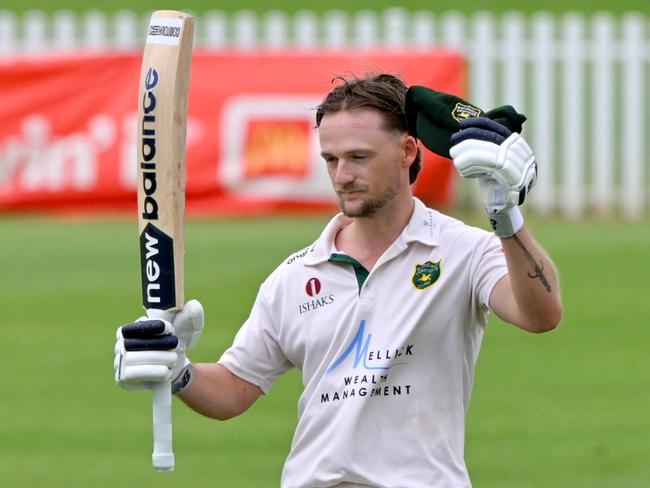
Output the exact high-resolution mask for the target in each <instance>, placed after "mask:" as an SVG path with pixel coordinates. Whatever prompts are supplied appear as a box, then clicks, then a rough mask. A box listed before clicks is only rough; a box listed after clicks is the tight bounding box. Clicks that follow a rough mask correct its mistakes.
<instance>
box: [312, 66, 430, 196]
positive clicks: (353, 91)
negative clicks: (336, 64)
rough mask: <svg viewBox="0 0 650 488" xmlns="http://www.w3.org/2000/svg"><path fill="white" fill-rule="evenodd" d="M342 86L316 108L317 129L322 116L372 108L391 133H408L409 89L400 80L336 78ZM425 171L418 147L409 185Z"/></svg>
mask: <svg viewBox="0 0 650 488" xmlns="http://www.w3.org/2000/svg"><path fill="white" fill-rule="evenodd" d="M337 81H338V82H339V84H338V85H337V86H336V87H334V88H333V89H332V91H330V92H329V93H328V94H327V95H326V96H325V98H324V99H323V101H322V103H321V104H320V105H318V107H316V127H317V128H318V127H320V123H321V121H322V119H323V116H324V115H325V114H328V113H335V112H340V111H341V110H353V109H357V108H371V109H374V110H377V111H378V112H380V113H381V114H382V115H383V117H384V120H385V122H386V128H387V129H388V130H396V131H399V132H404V133H408V132H409V130H408V124H407V122H406V112H405V110H404V102H405V98H406V91H407V90H408V87H407V86H406V85H405V84H404V82H403V81H402V80H400V79H399V78H398V77H396V76H394V75H391V74H387V73H381V74H366V75H364V76H363V77H361V78H359V77H357V76H355V75H353V76H351V77H350V78H345V77H343V76H337V77H335V78H334V79H333V80H332V82H337ZM421 168H422V150H421V149H420V148H419V147H418V151H417V154H416V156H415V160H413V163H412V164H411V166H410V167H409V182H410V183H411V184H413V183H414V182H415V179H416V178H417V175H418V173H419V172H420V169H421Z"/></svg>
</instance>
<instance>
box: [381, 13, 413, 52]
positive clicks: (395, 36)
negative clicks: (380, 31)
mask: <svg viewBox="0 0 650 488" xmlns="http://www.w3.org/2000/svg"><path fill="white" fill-rule="evenodd" d="M382 17H383V28H384V42H383V44H384V46H386V47H387V48H391V49H393V48H394V49H400V48H403V47H405V46H406V44H407V36H408V34H409V31H408V24H409V23H408V14H407V12H406V10H404V9H403V8H400V7H393V8H389V9H386V10H384V12H383V14H382Z"/></svg>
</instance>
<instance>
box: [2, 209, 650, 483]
mask: <svg viewBox="0 0 650 488" xmlns="http://www.w3.org/2000/svg"><path fill="white" fill-rule="evenodd" d="M472 219H476V217H474V216H470V220H472ZM324 221H325V219H324V218H323V217H318V218H315V219H312V220H307V219H304V218H302V219H301V218H291V219H280V218H277V219H270V220H269V219H264V220H262V219H251V220H235V221H197V220H193V221H190V222H189V224H188V226H187V256H186V268H187V269H186V277H187V279H186V280H187V284H186V295H187V297H188V298H189V297H196V298H199V299H200V300H201V301H202V302H203V303H204V305H205V308H206V314H207V325H206V330H205V332H204V334H203V337H202V339H201V342H200V343H199V346H198V348H197V349H196V350H195V351H193V354H192V358H193V359H194V360H197V361H212V360H216V359H217V358H218V357H219V355H220V354H221V352H222V351H223V349H224V348H225V347H227V346H228V344H229V343H230V341H231V340H232V337H233V335H234V333H235V331H236V330H237V329H238V327H239V325H240V324H241V323H242V321H243V320H244V319H245V317H246V316H247V313H248V311H249V308H250V305H251V303H252V300H253V298H254V296H255V293H256V291H257V287H258V286H259V284H260V282H261V281H262V280H263V279H264V278H265V277H266V276H267V274H268V273H269V272H270V271H271V270H272V269H273V268H274V267H275V266H276V265H277V264H278V263H279V262H280V260H281V259H282V258H283V257H284V256H286V255H288V254H289V253H290V252H291V251H293V250H296V249H299V248H301V247H303V246H305V245H307V244H309V243H310V242H311V241H312V240H313V239H314V237H315V236H316V234H317V233H318V232H319V231H320V229H321V226H322V225H323V223H324ZM475 222H477V223H479V224H480V225H482V223H483V222H482V220H481V219H477V220H475ZM648 224H649V222H644V223H635V224H632V223H602V222H599V223H596V222H593V223H589V222H571V223H568V222H561V221H555V220H547V219H544V220H542V219H530V226H531V227H532V228H533V229H534V230H535V232H536V235H537V237H538V239H539V240H540V241H541V242H543V243H544V244H545V246H546V247H547V249H548V250H549V251H550V253H551V254H552V255H553V257H554V258H555V261H556V263H557V265H558V267H559V269H560V273H561V278H562V288H563V292H564V301H565V307H566V313H565V319H564V321H563V323H562V324H561V326H560V328H559V329H557V330H556V331H554V332H552V333H549V334H545V335H541V336H539V335H532V334H526V333H524V332H520V331H518V330H517V329H515V328H513V327H511V326H507V325H503V324H500V323H498V322H497V321H493V322H492V323H491V324H490V326H489V330H488V332H487V334H486V338H485V342H484V346H483V350H482V353H481V356H480V358H479V364H478V368H477V378H476V385H475V390H474V396H473V399H472V402H471V405H470V413H469V418H468V434H467V445H466V455H467V461H468V464H469V467H470V472H471V475H472V477H473V480H474V483H475V486H476V487H478V488H489V487H494V488H497V487H499V488H505V487H513V488H514V487H522V486H526V487H540V488H541V487H545V488H546V487H550V486H553V487H590V488H599V487H602V488H605V487H607V488H610V487H635V488H636V487H640V486H646V484H647V480H648V479H650V464H648V462H647V461H648V459H650V443H649V442H648V438H649V435H650V417H649V416H648V405H650V389H648V387H647V380H648V377H650V363H649V362H648V317H650V305H649V303H650V301H649V300H648V296H649V293H648V292H649V291H650V290H649V288H650V287H649V286H648V281H647V275H648V266H647V264H644V263H647V249H648V243H649V242H650V225H648ZM136 234H137V231H136V225H135V223H134V222H127V221H116V220H107V221H99V220H95V221H57V220H45V219H36V218H29V219H25V218H7V217H5V218H3V219H2V220H0V235H1V236H2V251H3V252H2V253H1V254H0V270H2V271H1V273H0V300H1V303H2V309H3V314H2V325H3V327H2V333H3V338H2V344H3V346H2V363H1V364H2V367H3V373H2V377H3V381H2V391H3V393H2V396H1V397H0V419H2V422H1V423H0V438H1V439H2V442H1V443H0V486H2V487H17V486H22V487H44V486H47V487H66V488H70V487H90V486H92V487H111V488H112V487H114V486H116V485H118V486H138V487H156V488H165V487H172V486H179V485H181V484H182V486H191V487H208V486H227V487H233V488H244V487H251V488H252V487H257V488H259V487H272V486H278V484H279V476H280V470H281V466H282V462H283V460H284V457H285V456H286V454H287V452H288V447H289V443H290V440H291V436H292V431H293V427H294V425H295V420H296V400H297V396H298V394H299V391H300V378H299V375H298V374H297V373H296V372H293V373H290V374H288V375H287V376H286V377H283V378H282V379H281V380H280V381H279V382H278V383H277V384H276V385H275V386H274V388H273V389H272V390H271V392H270V394H269V395H268V396H266V397H263V398H262V399H260V401H259V402H258V403H257V404H256V405H254V406H253V408H252V409H251V410H250V411H249V412H247V413H246V414H244V415H243V416H242V417H239V418H237V419H234V420H231V421H228V422H217V421H212V420H208V419H205V418H202V417H200V416H198V415H197V414H194V413H193V412H191V411H189V409H187V408H186V407H184V406H183V405H182V404H181V403H180V402H179V401H175V406H174V428H175V439H174V444H175V451H176V463H177V467H176V471H175V472H174V473H172V474H164V473H155V472H154V471H153V469H152V468H151V465H150V453H151V452H150V451H151V412H150V408H151V399H150V395H149V394H147V393H145V392H126V391H124V390H122V389H120V388H119V387H118V386H116V385H115V384H114V382H113V369H112V361H113V344H114V337H113V336H114V331H115V328H116V326H117V325H118V324H120V323H124V322H126V321H129V320H130V319H132V318H135V317H137V316H138V314H140V310H141V309H140V304H139V275H138V273H139V271H138V256H137V252H138V251H137V245H136V237H135V235H136Z"/></svg>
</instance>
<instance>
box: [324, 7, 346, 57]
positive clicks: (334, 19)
mask: <svg viewBox="0 0 650 488" xmlns="http://www.w3.org/2000/svg"><path fill="white" fill-rule="evenodd" d="M323 20H324V24H323V29H324V39H323V41H324V46H325V47H326V48H328V49H344V48H345V46H346V45H347V42H348V17H347V15H345V13H344V12H341V11H340V10H331V11H329V12H327V13H326V14H325V17H324V19H323Z"/></svg>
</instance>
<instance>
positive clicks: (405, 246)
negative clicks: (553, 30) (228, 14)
mask: <svg viewBox="0 0 650 488" xmlns="http://www.w3.org/2000/svg"><path fill="white" fill-rule="evenodd" d="M341 81H342V82H341V83H340V84H339V85H338V86H336V87H335V88H334V89H333V90H332V91H331V92H330V93H329V94H328V95H327V96H326V98H325V99H324V101H323V103H322V104H321V105H320V106H319V107H318V110H317V114H316V126H317V130H318V135H319V140H320V147H321V155H322V157H323V160H324V164H326V165H327V171H328V173H329V176H330V179H331V181H332V185H333V187H334V190H335V192H336V195H337V197H338V199H339V203H340V207H341V211H342V213H341V214H339V215H337V216H336V217H334V219H333V220H332V221H331V222H330V223H329V224H328V225H327V226H326V228H325V230H324V231H323V233H322V234H321V236H320V237H319V238H318V239H317V240H316V242H314V244H313V245H311V246H309V247H308V248H306V249H304V250H302V251H300V252H298V253H296V254H294V255H292V256H291V257H289V258H288V259H287V260H286V261H285V262H284V263H282V264H280V266H279V267H278V268H277V269H276V270H275V271H274V272H273V273H272V274H271V275H270V276H269V278H268V279H267V280H266V281H265V282H264V283H263V284H262V285H261V287H260V290H259V294H258V296H257V299H256V301H255V304H254V306H253V309H252V311H251V314H250V317H249V318H248V320H247V321H246V323H245V324H244V325H243V327H242V328H241V329H240V331H239V332H238V334H237V336H236V338H235V340H234V344H233V346H232V347H231V348H230V349H228V350H227V351H226V352H225V353H224V354H223V356H222V357H221V359H220V360H219V362H218V363H215V364H195V365H192V364H191V363H190V362H189V361H188V360H187V359H186V357H185V352H184V346H185V345H187V344H190V343H194V342H195V339H192V338H191V336H192V334H194V336H196V335H198V333H200V330H201V328H202V327H203V311H202V309H201V307H200V305H199V304H198V302H196V301H191V302H188V304H187V305H186V307H185V308H184V310H183V311H182V312H180V313H179V314H178V315H177V317H176V319H175V320H174V323H173V324H166V330H167V334H175V335H176V336H178V338H179V347H178V348H177V349H176V350H175V351H161V352H160V354H158V355H156V354H154V355H152V354H150V353H148V354H147V355H145V356H142V353H139V352H137V351H126V350H125V347H124V339H123V334H122V333H121V330H122V329H120V330H118V343H117V346H116V352H117V358H116V380H117V382H118V383H119V384H120V385H122V386H124V387H126V388H139V387H140V388H141V387H147V386H148V385H149V384H150V383H151V382H153V381H160V380H161V379H166V378H171V379H172V380H173V382H174V388H175V390H176V391H177V392H178V395H179V397H180V398H181V399H182V400H183V401H184V402H185V403H186V404H187V405H189V406H190V407H191V408H193V409H194V410H196V411H197V412H200V413H202V414H204V415H207V416H209V417H214V418H217V419H228V418H230V417H233V416H236V415H239V414H241V413H242V412H244V411H245V410H246V409H247V408H248V407H250V406H251V405H252V404H253V402H255V400H256V399H257V398H259V396H260V395H262V394H264V393H266V392H267V391H268V390H269V388H270V387H271V385H272V384H273V381H274V380H275V379H276V378H277V377H278V376H279V375H281V374H282V373H284V372H285V371H287V370H288V369H290V368H292V367H297V368H299V369H300V370H301V371H302V375H303V383H304V385H305V388H304V392H303V394H302V396H301V397H300V400H299V420H298V425H297V428H296V432H295V435H294V439H293V443H292V446H291V452H290V454H289V456H288V458H287V460H286V463H285V466H284V470H283V474H282V486H283V487H285V488H298V487H301V488H304V487H326V486H338V487H352V486H373V487H386V488H388V487H401V488H404V487H408V488H419V487H422V488H424V487H427V488H431V487H455V488H457V487H467V486H470V480H469V476H468V473H467V469H466V467H465V463H464V459H463V446H464V420H465V414H466V411H467V406H468V401H469V397H470V390H471V387H472V381H473V376H474V365H475V362H476V359H477V355H478V352H479V347H480V343H481V338H482V335H483V331H484V328H485V325H486V322H487V313H488V311H489V310H492V311H494V313H496V314H497V315H498V316H499V317H501V318H502V319H503V320H505V321H507V322H510V323H512V324H514V325H516V326H519V327H521V328H522V329H525V330H528V331H531V332H543V331H547V330H550V329H553V328H554V327H555V326H556V325H557V324H558V322H559V321H560V318H561V314H562V307H561V300H560V293H559V290H558V283H557V276H556V272H555V270H554V266H553V264H552V262H551V261H550V259H549V257H548V256H547V255H546V253H545V252H544V251H543V250H542V248H541V247H540V246H539V245H538V244H537V243H536V242H535V241H534V240H533V238H532V236H531V234H530V232H529V231H528V230H527V228H526V227H525V226H524V225H523V219H522V217H521V213H520V212H519V210H518V207H517V204H518V203H520V201H521V200H523V199H524V198H525V195H526V193H527V192H528V191H529V190H530V188H531V187H532V185H533V183H534V178H535V174H536V166H535V161H534V158H533V156H532V151H530V148H529V147H528V145H527V144H526V143H525V141H524V140H523V139H522V138H521V136H520V135H519V134H517V133H510V131H509V130H508V129H506V128H505V127H503V126H501V125H500V124H498V123H496V122H493V121H491V120H489V119H487V118H481V120H479V118H475V119H468V120H466V121H464V122H462V123H461V127H462V130H460V131H459V132H458V133H456V134H454V136H453V138H452V139H453V141H452V142H453V143H454V145H453V147H452V148H451V151H450V152H451V155H452V156H453V158H454V163H455V165H456V167H457V168H458V170H459V172H460V173H461V175H464V176H467V177H475V178H478V179H479V181H480V184H481V188H482V190H483V195H484V198H485V204H486V208H487V210H488V212H489V213H490V220H491V222H492V224H493V227H494V228H495V229H496V230H495V232H496V235H495V234H492V233H488V232H487V231H484V230H480V229H477V228H472V227H469V226H467V225H465V224H463V223H462V222H460V221H458V220H455V219H452V218H450V217H447V216H444V215H442V214H440V213H438V212H436V211H434V210H431V209H429V208H426V207H425V206H424V205H423V204H422V202H420V201H419V200H417V199H415V198H414V197H413V195H412V191H411V183H413V181H414V180H415V177H416V176H417V172H418V170H419V167H420V159H419V158H420V149H419V148H418V143H417V141H416V139H415V138H414V137H413V136H412V135H411V134H410V133H409V131H408V128H407V122H406V116H405V112H404V101H405V93H406V90H407V89H406V87H405V86H404V84H403V83H402V82H401V81H400V80H398V79H397V78H395V77H393V76H391V75H377V76H367V77H365V78H361V79H356V78H355V79H351V80H341ZM148 322H151V321H147V320H146V319H144V321H143V322H140V326H141V328H142V327H145V328H146V327H147V323H148ZM158 337H159V336H153V337H152V338H151V341H152V343H154V342H155V340H156V339H157V338H158ZM152 356H156V357H155V358H152Z"/></svg>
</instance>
